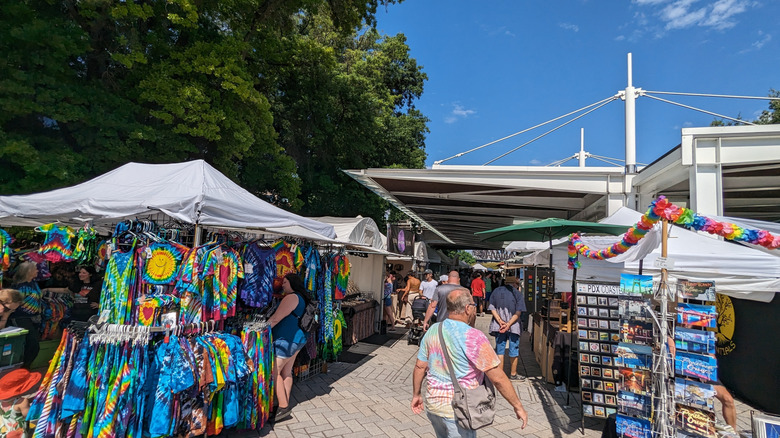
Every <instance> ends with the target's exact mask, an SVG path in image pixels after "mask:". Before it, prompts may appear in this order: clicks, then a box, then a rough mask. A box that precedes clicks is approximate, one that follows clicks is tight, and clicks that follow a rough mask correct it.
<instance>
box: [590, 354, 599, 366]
mask: <svg viewBox="0 0 780 438" xmlns="http://www.w3.org/2000/svg"><path fill="white" fill-rule="evenodd" d="M590 363H592V364H594V365H601V359H599V355H598V354H591V355H590Z"/></svg>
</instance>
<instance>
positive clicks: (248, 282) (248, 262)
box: [239, 242, 276, 308]
mask: <svg viewBox="0 0 780 438" xmlns="http://www.w3.org/2000/svg"><path fill="white" fill-rule="evenodd" d="M243 258H244V280H243V281H242V282H241V283H240V285H239V296H240V297H241V300H242V301H243V303H244V304H245V305H247V306H250V307H261V308H262V307H265V306H267V305H268V304H270V303H271V300H272V299H273V290H274V278H275V277H276V251H275V250H274V249H272V248H263V247H261V246H260V245H259V244H258V242H252V243H249V244H247V245H246V246H245V247H244V251H243Z"/></svg>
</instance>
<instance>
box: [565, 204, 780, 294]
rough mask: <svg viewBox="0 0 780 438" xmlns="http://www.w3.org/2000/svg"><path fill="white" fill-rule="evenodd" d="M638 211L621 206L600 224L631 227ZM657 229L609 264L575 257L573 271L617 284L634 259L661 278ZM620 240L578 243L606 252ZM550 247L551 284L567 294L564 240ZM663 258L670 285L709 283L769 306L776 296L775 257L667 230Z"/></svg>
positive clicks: (779, 281)
mask: <svg viewBox="0 0 780 438" xmlns="http://www.w3.org/2000/svg"><path fill="white" fill-rule="evenodd" d="M640 217H641V213H639V212H636V211H634V210H631V209H629V208H626V207H622V208H621V209H619V210H618V211H617V212H615V214H613V215H612V216H610V217H608V218H606V219H604V220H603V221H602V222H607V223H613V224H621V225H626V226H630V225H633V224H635V223H636V222H637V221H639V218H640ZM660 234H661V233H660V225H657V226H656V229H654V230H652V231H650V232H649V233H648V235H647V237H645V238H644V239H642V240H641V241H640V242H639V244H637V245H636V246H634V247H632V248H631V249H629V250H628V251H627V252H626V253H624V254H622V255H621V256H619V257H616V258H613V259H609V260H606V261H604V260H590V259H587V258H585V257H583V256H580V257H579V260H580V262H581V263H582V267H581V268H580V269H579V270H578V271H577V280H580V281H604V282H617V281H619V278H620V274H621V273H622V272H627V273H634V274H636V273H638V271H639V261H640V260H644V262H643V274H646V275H653V277H654V280H655V281H658V280H659V278H660V273H661V271H660V269H659V268H657V267H655V264H654V262H655V260H656V259H657V258H658V257H660V256H661V248H660V244H661V238H660ZM618 239H619V237H612V236H610V237H603V236H597V237H588V236H585V237H583V238H582V240H583V242H584V243H586V244H587V245H588V246H590V247H591V248H592V249H602V248H606V247H608V246H610V245H612V244H613V243H615V242H617V241H618ZM558 242H559V243H557V244H554V246H553V260H554V262H553V264H554V267H555V284H556V289H557V290H558V291H568V290H569V285H570V284H571V277H572V270H570V269H568V267H567V263H568V256H567V253H568V247H567V241H566V240H562V241H558ZM668 258H669V259H670V260H672V261H673V262H674V267H673V268H671V269H669V277H670V280H671V282H672V285H673V284H674V283H675V282H676V281H677V279H689V280H693V281H708V280H711V281H714V282H715V288H716V290H717V292H718V293H722V294H724V295H729V296H732V297H735V298H742V299H748V300H754V301H762V302H770V301H771V300H772V298H773V297H774V294H775V293H776V292H780V258H778V257H777V256H776V255H772V254H767V253H765V252H761V251H758V250H755V249H753V248H748V247H746V246H743V245H739V244H736V243H733V242H728V241H722V240H718V239H715V238H713V237H710V236H708V235H703V234H699V233H696V232H694V231H689V230H686V229H683V228H680V227H677V226H673V227H671V230H670V232H669V240H668Z"/></svg>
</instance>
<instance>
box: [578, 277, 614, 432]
mask: <svg viewBox="0 0 780 438" xmlns="http://www.w3.org/2000/svg"><path fill="white" fill-rule="evenodd" d="M619 292H620V290H619V286H618V285H617V284H614V283H613V284H607V283H587V282H578V283H577V300H576V308H577V311H576V313H577V333H578V338H579V348H578V350H577V351H578V370H579V372H580V395H581V397H582V415H583V421H584V417H597V418H607V417H608V416H609V415H611V414H614V413H617V407H618V399H617V395H618V391H617V390H618V383H619V375H618V369H617V367H616V363H615V360H616V358H617V355H616V354H617V348H618V341H619V340H620V319H619V316H618V315H619V311H618V305H619V299H618V297H619ZM583 424H584V423H583Z"/></svg>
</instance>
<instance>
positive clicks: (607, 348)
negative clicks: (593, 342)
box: [601, 344, 612, 353]
mask: <svg viewBox="0 0 780 438" xmlns="http://www.w3.org/2000/svg"><path fill="white" fill-rule="evenodd" d="M601 352H602V353H611V352H612V348H611V346H610V345H609V344H601Z"/></svg>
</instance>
